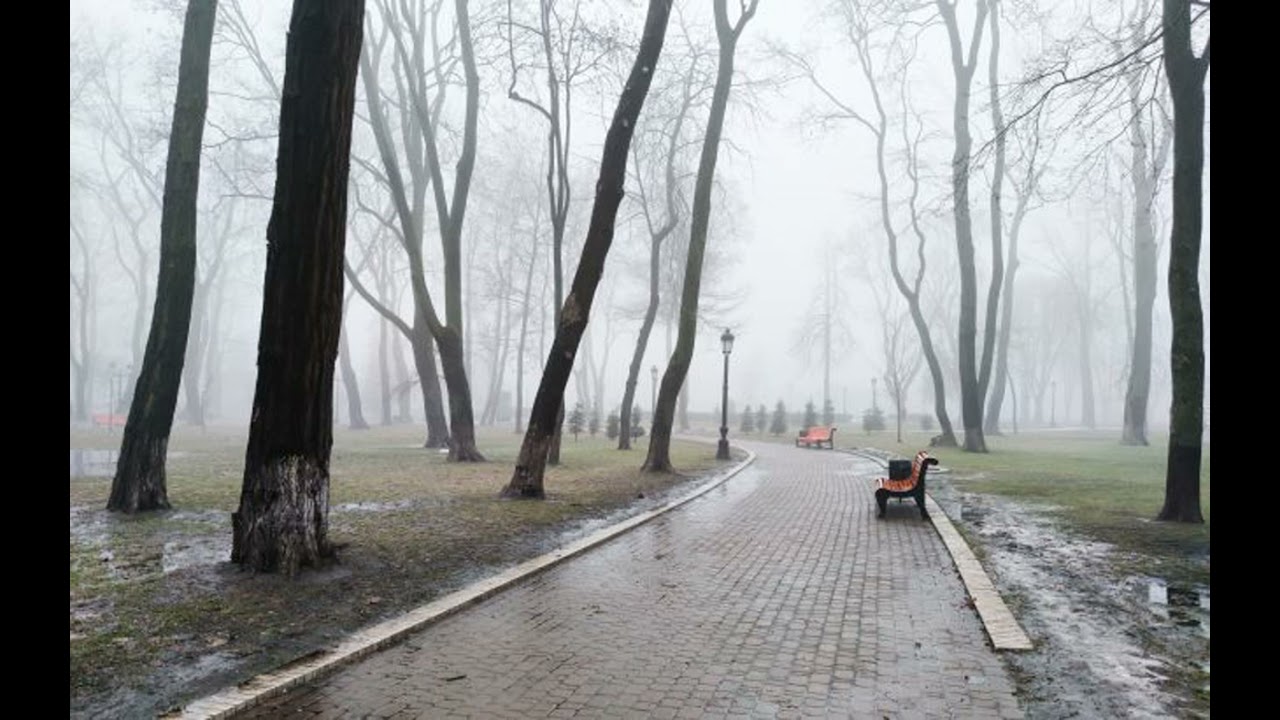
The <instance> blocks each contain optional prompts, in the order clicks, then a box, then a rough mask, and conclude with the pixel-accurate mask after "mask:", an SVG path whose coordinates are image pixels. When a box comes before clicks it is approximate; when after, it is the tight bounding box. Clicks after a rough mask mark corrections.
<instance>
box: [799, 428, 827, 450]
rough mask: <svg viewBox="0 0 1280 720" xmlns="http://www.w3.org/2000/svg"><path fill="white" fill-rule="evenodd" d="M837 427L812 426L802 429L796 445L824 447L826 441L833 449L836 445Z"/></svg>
mask: <svg viewBox="0 0 1280 720" xmlns="http://www.w3.org/2000/svg"><path fill="white" fill-rule="evenodd" d="M835 435H836V428H833V427H811V428H809V429H808V430H801V431H800V434H799V435H798V436H797V437H796V447H801V446H804V447H819V448H820V447H822V446H823V444H824V443H825V444H826V446H827V447H828V448H831V449H832V450H834V449H835V447H836V441H835V440H834V438H835Z"/></svg>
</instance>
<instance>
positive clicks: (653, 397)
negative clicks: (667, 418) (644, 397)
mask: <svg viewBox="0 0 1280 720" xmlns="http://www.w3.org/2000/svg"><path fill="white" fill-rule="evenodd" d="M657 412H658V366H657V365H654V366H653V367H651V368H649V414H650V416H652V415H654V414H655V413H657Z"/></svg>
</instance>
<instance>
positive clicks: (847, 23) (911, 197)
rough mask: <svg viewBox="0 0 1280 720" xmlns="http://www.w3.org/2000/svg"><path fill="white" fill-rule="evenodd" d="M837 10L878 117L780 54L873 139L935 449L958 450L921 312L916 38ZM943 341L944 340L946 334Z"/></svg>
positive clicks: (857, 6)
mask: <svg viewBox="0 0 1280 720" xmlns="http://www.w3.org/2000/svg"><path fill="white" fill-rule="evenodd" d="M836 9H837V11H838V13H839V15H840V18H841V21H842V22H843V25H844V31H845V34H846V36H847V37H848V38H849V42H850V45H851V47H852V49H853V52H854V57H855V58H856V60H857V64H858V69H859V70H860V71H861V74H862V79H863V81H864V82H865V84H866V87H867V89H868V90H869V91H870V95H871V100H872V107H873V108H874V115H872V114H869V113H866V112H864V111H861V110H859V109H858V108H857V107H855V106H854V104H853V103H852V102H850V101H848V100H844V99H842V98H841V97H840V96H838V95H837V94H836V92H835V91H833V90H832V89H830V87H829V86H828V85H827V83H825V82H824V81H822V80H821V79H820V78H819V77H818V73H817V71H816V69H815V68H814V67H813V66H812V64H810V63H809V61H808V60H806V59H805V58H804V57H803V56H802V55H800V54H798V53H794V52H790V51H787V50H784V49H778V50H777V52H778V53H779V54H780V56H781V57H783V58H784V59H785V60H786V61H787V62H788V63H789V64H790V65H792V66H793V67H794V68H796V69H797V70H798V71H799V72H800V74H801V75H802V76H803V77H805V78H806V79H808V81H809V82H810V84H811V85H812V86H813V87H814V88H815V89H817V90H818V92H819V93H820V94H821V95H822V97H823V98H825V99H826V100H827V102H828V103H829V104H830V105H831V107H832V108H833V109H832V110H831V111H829V112H828V118H829V119H836V120H852V121H853V122H856V123H857V124H858V125H860V126H862V127H863V128H865V129H866V130H867V131H868V132H870V133H871V135H872V137H874V138H875V141H876V175H877V178H878V180H879V194H878V195H879V197H878V198H877V200H878V206H879V211H880V213H879V215H880V225H881V229H882V230H883V232H884V234H885V239H886V241H887V243H888V248H889V271H890V273H891V274H892V276H893V280H894V285H895V286H896V287H897V290H898V292H899V293H900V294H901V295H902V297H903V298H904V299H905V300H906V301H907V308H908V311H909V312H910V314H911V320H912V322H913V323H914V325H915V328H916V334H917V336H918V338H919V341H920V350H921V352H922V353H923V354H924V357H925V361H926V363H927V364H928V367H929V375H930V378H931V379H932V381H933V400H934V415H935V416H936V417H937V418H938V425H939V427H940V430H941V433H940V434H939V435H938V436H937V437H936V438H934V444H935V445H942V446H954V445H956V438H955V432H954V430H953V429H952V427H951V417H950V415H949V414H948V413H947V392H946V379H945V376H944V373H943V365H942V363H941V362H940V360H939V357H938V351H937V349H936V347H935V344H934V340H933V335H932V333H931V331H930V329H929V323H928V321H927V319H926V318H925V313H924V310H923V309H922V307H921V288H922V286H923V283H924V280H925V277H926V271H927V268H928V266H927V262H926V256H925V244H926V240H927V235H926V233H925V232H924V230H923V228H922V220H921V213H920V211H919V210H918V208H917V204H918V199H919V196H920V171H919V157H920V145H921V142H922V140H923V127H924V126H923V123H922V122H920V119H919V117H918V116H917V115H916V113H914V112H913V111H912V110H911V107H910V101H909V98H908V95H907V92H906V90H907V84H906V78H907V75H906V72H905V71H906V68H907V67H908V66H909V65H910V64H911V62H912V61H913V59H914V56H915V52H916V49H915V43H914V41H913V40H912V38H910V37H909V36H904V35H901V34H900V32H889V30H890V28H892V27H897V28H902V27H905V25H906V24H905V23H901V22H893V23H887V22H884V21H882V20H881V19H879V18H877V17H876V16H875V15H874V14H873V11H874V10H875V9H877V8H876V7H874V6H872V5H868V4H864V3H859V2H852V1H846V2H841V3H840V4H838V5H837V6H836ZM882 32H889V34H890V37H889V39H888V40H887V41H886V42H887V47H886V48H884V49H883V50H881V51H880V53H882V54H883V55H884V56H885V60H884V63H885V64H886V67H885V68H884V69H883V72H886V73H887V74H888V75H889V76H890V77H894V76H896V77H897V78H898V79H899V82H900V83H901V90H900V92H899V95H900V102H901V105H902V111H901V132H902V139H903V151H904V153H905V159H906V163H905V170H906V174H907V179H908V181H909V183H910V191H909V193H908V198H907V200H908V211H909V215H910V217H909V224H910V227H911V231H912V232H913V233H914V234H915V236H916V252H915V257H916V264H915V276H914V277H913V278H910V279H908V278H907V277H906V273H905V272H904V268H903V263H902V260H901V253H900V251H899V239H900V230H899V228H898V226H897V224H896V223H895V221H894V218H893V209H892V208H893V204H894V203H893V196H892V187H893V185H894V183H893V182H892V180H891V178H890V175H889V168H888V143H889V133H890V126H889V116H888V113H887V111H886V105H887V103H886V100H885V96H884V94H883V93H882V92H881V88H880V84H881V79H880V77H879V75H880V73H881V72H882V70H881V69H879V68H878V64H877V63H878V53H877V49H878V48H879V46H880V44H881V42H882V41H880V40H879V37H878V36H879V33H882ZM895 58H896V62H895ZM913 126H914V127H913ZM944 337H946V335H945V334H944Z"/></svg>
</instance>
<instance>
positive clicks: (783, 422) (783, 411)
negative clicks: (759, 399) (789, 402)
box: [769, 400, 787, 435]
mask: <svg viewBox="0 0 1280 720" xmlns="http://www.w3.org/2000/svg"><path fill="white" fill-rule="evenodd" d="M786 431H787V406H786V405H783V404H782V401H781V400H779V401H778V405H777V407H775V408H774V409H773V422H771V423H770V424H769V432H771V433H773V434H774V435H781V434H782V433H784V432H786Z"/></svg>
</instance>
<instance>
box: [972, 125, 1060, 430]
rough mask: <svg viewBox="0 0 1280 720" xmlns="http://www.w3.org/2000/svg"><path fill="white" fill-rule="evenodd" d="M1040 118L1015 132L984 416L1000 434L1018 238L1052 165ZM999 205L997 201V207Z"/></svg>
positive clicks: (991, 428)
mask: <svg viewBox="0 0 1280 720" xmlns="http://www.w3.org/2000/svg"><path fill="white" fill-rule="evenodd" d="M1039 119H1040V117H1039V116H1037V118H1036V120H1037V122H1036V123H1035V124H1034V125H1030V126H1020V127H1027V128H1029V129H1028V130H1027V131H1025V132H1020V131H1019V130H1014V131H1013V133H1012V134H1013V135H1014V137H1015V138H1016V139H1018V140H1021V141H1022V144H1023V148H1022V158H1021V159H1020V160H1019V161H1016V162H1017V164H1019V165H1020V166H1021V169H1022V172H1021V173H1020V174H1017V173H1015V174H1011V175H1010V177H1009V184H1010V185H1012V186H1013V192H1014V209H1013V216H1012V217H1011V218H1010V220H1009V235H1008V237H1009V258H1008V260H1007V261H1006V263H1005V274H1004V289H1003V290H1002V291H1001V297H1002V300H1003V302H1001V305H1000V336H999V338H997V340H996V364H995V375H994V379H993V380H992V382H991V394H990V395H989V396H988V398H987V413H986V416H985V417H984V419H983V422H984V428H983V429H984V430H985V432H986V434H987V435H1000V434H1001V433H1000V413H1001V409H1002V406H1003V404H1004V391H1005V386H1008V387H1010V388H1012V387H1013V385H1012V383H1011V382H1010V381H1009V379H1008V375H1009V369H1008V368H1009V335H1010V326H1011V325H1012V324H1013V298H1014V288H1015V285H1014V279H1015V278H1016V277H1017V274H1018V267H1019V264H1018V240H1019V238H1020V237H1021V231H1022V221H1023V220H1024V219H1026V216H1027V213H1028V212H1030V211H1031V209H1032V207H1033V206H1032V204H1031V203H1032V201H1033V200H1034V199H1036V198H1038V196H1039V188H1040V180H1041V178H1042V177H1043V175H1044V172H1045V170H1046V169H1047V168H1048V163H1047V162H1046V160H1045V158H1044V157H1043V155H1042V154H1041V153H1042V151H1041V143H1042V135H1043V132H1042V129H1041V127H1040V123H1039V122H1038V121H1039ZM994 207H995V205H994V204H993V208H994Z"/></svg>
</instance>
